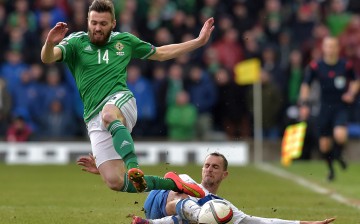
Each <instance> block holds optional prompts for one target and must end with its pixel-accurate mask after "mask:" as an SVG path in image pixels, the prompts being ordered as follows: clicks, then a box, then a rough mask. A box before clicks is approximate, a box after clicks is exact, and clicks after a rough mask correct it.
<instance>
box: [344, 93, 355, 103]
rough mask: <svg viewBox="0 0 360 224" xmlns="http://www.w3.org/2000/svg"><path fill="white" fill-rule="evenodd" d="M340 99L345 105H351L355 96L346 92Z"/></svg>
mask: <svg viewBox="0 0 360 224" xmlns="http://www.w3.org/2000/svg"><path fill="white" fill-rule="evenodd" d="M341 99H342V100H343V101H344V102H345V103H353V102H354V100H355V96H354V94H352V93H349V92H347V93H345V94H343V95H342V97H341Z"/></svg>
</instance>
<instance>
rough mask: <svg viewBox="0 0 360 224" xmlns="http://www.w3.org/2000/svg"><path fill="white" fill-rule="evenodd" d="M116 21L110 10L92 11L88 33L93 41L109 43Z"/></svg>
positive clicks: (95, 42)
mask: <svg viewBox="0 0 360 224" xmlns="http://www.w3.org/2000/svg"><path fill="white" fill-rule="evenodd" d="M115 24H116V21H115V20H113V19H112V16H111V14H110V13H109V12H96V11H91V12H90V13H89V18H88V34H89V38H90V41H91V43H93V44H96V45H104V44H106V43H107V41H108V39H109V36H110V33H111V31H112V30H113V29H114V28H115Z"/></svg>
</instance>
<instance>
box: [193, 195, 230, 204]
mask: <svg viewBox="0 0 360 224" xmlns="http://www.w3.org/2000/svg"><path fill="white" fill-rule="evenodd" d="M213 199H221V200H224V199H223V198H221V197H219V196H216V195H213V194H208V195H206V196H205V197H203V198H201V199H200V200H199V201H198V202H197V203H198V204H199V205H200V206H203V205H204V204H205V203H206V202H208V201H211V200H213Z"/></svg>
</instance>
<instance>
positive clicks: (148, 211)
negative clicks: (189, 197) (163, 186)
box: [144, 190, 170, 219]
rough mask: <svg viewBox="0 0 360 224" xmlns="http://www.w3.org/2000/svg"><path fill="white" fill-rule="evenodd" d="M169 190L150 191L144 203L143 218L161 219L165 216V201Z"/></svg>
mask: <svg viewBox="0 0 360 224" xmlns="http://www.w3.org/2000/svg"><path fill="white" fill-rule="evenodd" d="M169 192H170V191H169V190H152V191H150V193H149V195H148V196H147V198H146V200H145V203H144V210H145V216H146V218H147V219H161V218H163V217H166V216H168V215H167V214H166V201H167V198H168V195H169Z"/></svg>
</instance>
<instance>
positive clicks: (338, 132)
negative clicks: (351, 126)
mask: <svg viewBox="0 0 360 224" xmlns="http://www.w3.org/2000/svg"><path fill="white" fill-rule="evenodd" d="M347 139H348V131H347V127H346V126H336V127H335V128H334V146H333V150H334V159H336V160H337V161H339V163H340V165H341V168H343V169H346V168H347V164H346V162H345V160H344V158H343V150H344V147H345V144H346V142H347Z"/></svg>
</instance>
